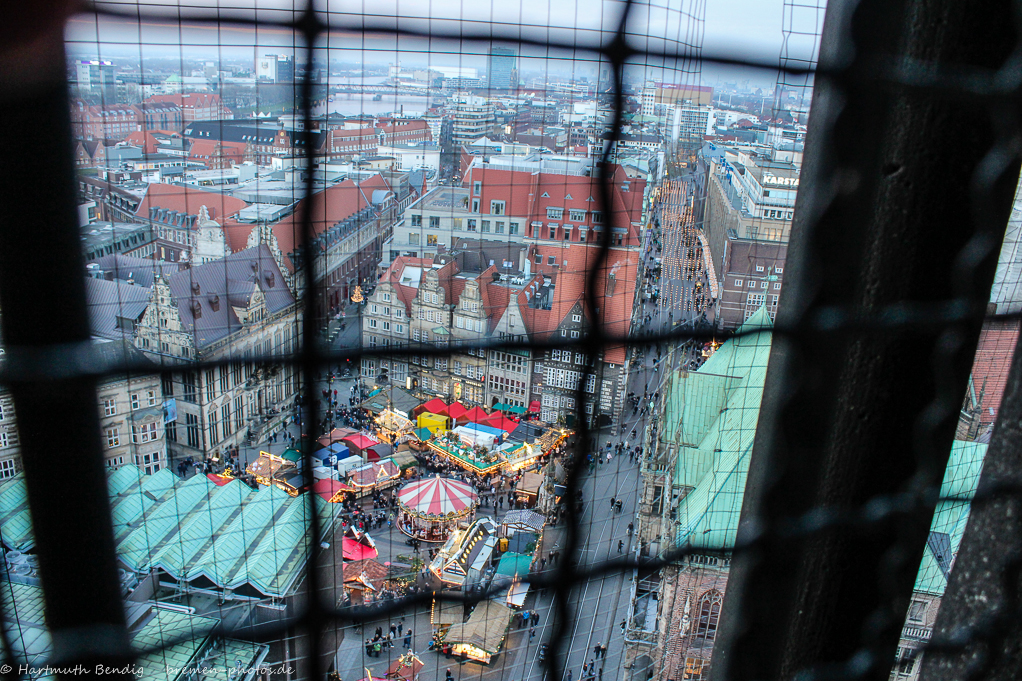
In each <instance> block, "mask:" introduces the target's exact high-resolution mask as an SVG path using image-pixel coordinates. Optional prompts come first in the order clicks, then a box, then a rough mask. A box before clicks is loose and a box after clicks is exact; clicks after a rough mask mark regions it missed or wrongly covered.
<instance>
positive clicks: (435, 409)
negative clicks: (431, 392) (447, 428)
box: [420, 397, 447, 416]
mask: <svg viewBox="0 0 1022 681" xmlns="http://www.w3.org/2000/svg"><path fill="white" fill-rule="evenodd" d="M422 411H423V412H429V413H430V414H440V415H441V416H447V403H446V402H444V401H443V400H441V399H440V398H439V397H434V398H433V399H431V400H430V401H429V402H427V403H426V404H424V405H422ZM420 413H421V412H420Z"/></svg>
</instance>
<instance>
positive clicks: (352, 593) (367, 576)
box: [342, 558, 389, 605]
mask: <svg viewBox="0 0 1022 681" xmlns="http://www.w3.org/2000/svg"><path fill="white" fill-rule="evenodd" d="M388 572H389V570H388V569H387V567H386V566H385V565H382V564H380V563H379V562H377V561H375V560H373V559H372V558H365V559H362V560H352V561H348V562H346V563H344V566H343V567H342V574H343V580H344V595H345V596H347V597H348V599H349V601H350V603H351V605H365V604H368V603H372V602H373V601H374V600H376V596H377V595H378V594H379V593H380V592H382V591H383V587H384V586H385V585H386V583H387V574H388Z"/></svg>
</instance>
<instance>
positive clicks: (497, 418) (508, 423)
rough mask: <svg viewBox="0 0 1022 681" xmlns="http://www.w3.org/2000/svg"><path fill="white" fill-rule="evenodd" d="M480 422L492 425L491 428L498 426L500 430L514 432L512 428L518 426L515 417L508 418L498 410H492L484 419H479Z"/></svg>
mask: <svg viewBox="0 0 1022 681" xmlns="http://www.w3.org/2000/svg"><path fill="white" fill-rule="evenodd" d="M480 423H482V424H485V425H487V426H492V427H493V428H500V429H501V430H503V431H506V432H508V433H511V432H514V429H515V428H517V427H518V421H516V420H515V419H509V418H508V417H506V416H504V415H503V414H501V413H500V412H499V411H495V412H493V413H492V414H490V415H489V416H487V417H486V418H485V419H483V420H482V421H480Z"/></svg>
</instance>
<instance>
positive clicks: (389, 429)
mask: <svg viewBox="0 0 1022 681" xmlns="http://www.w3.org/2000/svg"><path fill="white" fill-rule="evenodd" d="M413 427H414V424H413V423H412V422H411V420H409V419H408V418H407V417H405V416H404V415H403V414H399V413H398V412H396V411H394V410H393V409H384V410H383V411H381V412H380V415H379V416H377V417H376V434H377V435H378V436H379V437H380V440H382V441H383V442H386V443H388V444H394V443H395V442H397V440H398V438H400V437H403V436H405V435H407V434H409V433H411V432H412V428H413Z"/></svg>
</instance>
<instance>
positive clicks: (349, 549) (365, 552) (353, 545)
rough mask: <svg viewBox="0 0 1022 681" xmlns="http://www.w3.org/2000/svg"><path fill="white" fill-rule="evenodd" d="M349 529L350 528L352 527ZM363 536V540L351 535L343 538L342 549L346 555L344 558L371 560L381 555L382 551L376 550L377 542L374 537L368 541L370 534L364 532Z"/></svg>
mask: <svg viewBox="0 0 1022 681" xmlns="http://www.w3.org/2000/svg"><path fill="white" fill-rule="evenodd" d="M348 529H349V530H350V529H351V528H348ZM362 537H363V539H362V541H359V540H358V539H356V538H354V537H351V536H348V537H345V538H344V539H342V540H341V551H342V553H343V555H344V560H369V559H370V558H376V556H378V555H380V552H379V551H377V550H376V545H375V542H373V540H372V539H369V540H368V541H366V539H367V538H368V537H369V535H367V534H364V535H362Z"/></svg>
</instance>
